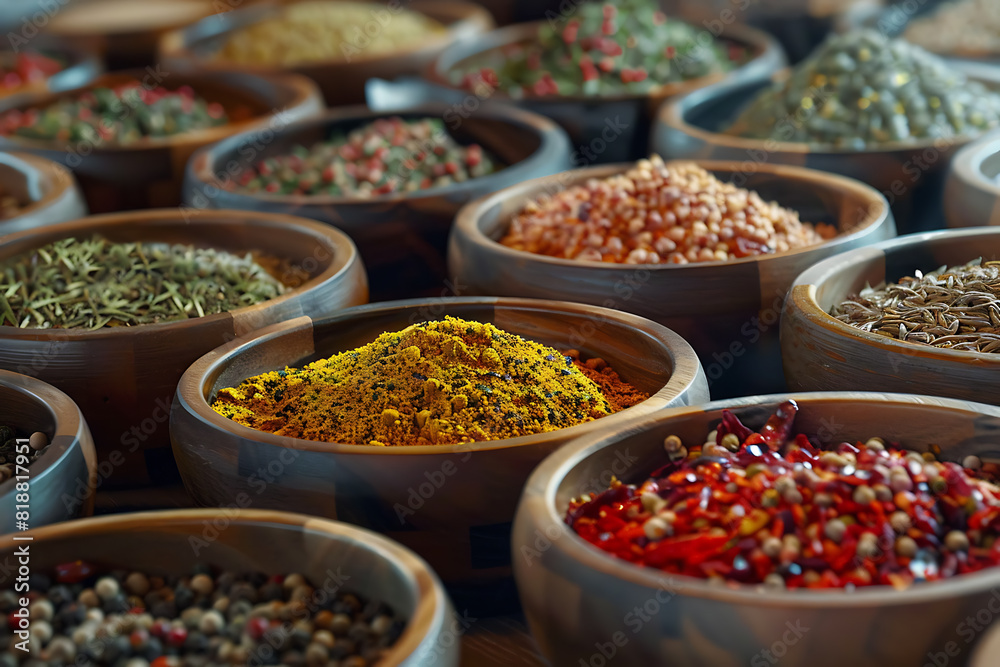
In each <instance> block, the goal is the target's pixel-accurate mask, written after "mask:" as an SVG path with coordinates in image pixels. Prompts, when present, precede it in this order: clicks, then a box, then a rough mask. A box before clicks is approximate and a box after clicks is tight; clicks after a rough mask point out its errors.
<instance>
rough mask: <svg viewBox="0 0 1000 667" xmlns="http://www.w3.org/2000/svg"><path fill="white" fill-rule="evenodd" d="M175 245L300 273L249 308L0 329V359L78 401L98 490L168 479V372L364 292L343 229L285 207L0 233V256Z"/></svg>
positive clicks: (160, 214) (114, 217)
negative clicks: (274, 263) (93, 325)
mask: <svg viewBox="0 0 1000 667" xmlns="http://www.w3.org/2000/svg"><path fill="white" fill-rule="evenodd" d="M94 234H99V235H100V236H102V237H104V238H106V239H108V240H110V241H113V242H146V241H148V242H164V243H185V244H192V245H195V246H198V247H211V248H218V249H221V250H228V251H230V252H238V253H245V252H249V251H252V250H257V251H261V252H265V253H268V254H270V255H273V256H276V257H278V258H281V259H287V260H289V261H290V262H291V263H292V264H293V265H294V266H296V267H298V268H301V269H302V270H304V271H306V272H307V273H309V274H310V275H311V278H310V280H308V281H307V282H306V283H304V284H303V285H302V286H300V287H297V288H295V289H293V290H291V291H289V292H287V293H285V294H283V295H282V296H280V297H278V298H276V299H271V300H269V301H265V302H263V303H260V304H258V305H256V306H248V307H245V308H239V309H236V310H233V311H229V312H224V313H219V314H216V315H207V316H205V317H198V318H192V319H188V320H182V321H178V322H164V323H160V324H147V325H142V326H133V327H110V328H104V329H98V330H95V331H88V330H81V329H20V328H17V327H13V326H0V368H5V369H8V370H15V371H18V372H20V373H24V374H27V375H32V376H34V377H37V378H39V379H41V380H44V381H46V382H49V383H51V384H53V385H54V386H56V387H58V388H59V389H61V390H63V391H65V392H66V393H67V394H69V395H70V396H71V397H72V398H73V399H74V400H75V401H76V402H77V404H78V405H79V406H80V409H81V410H82V411H83V414H84V415H85V416H86V418H87V421H88V423H89V424H90V428H91V429H92V431H93V433H94V440H95V442H96V444H97V454H98V462H99V468H98V471H99V473H100V478H99V484H100V485H101V486H102V487H104V488H105V489H106V488H108V487H131V488H139V487H148V486H151V485H154V486H155V485H164V484H176V483H178V482H179V481H180V478H179V476H178V473H177V468H176V466H175V465H174V462H173V456H172V455H171V452H170V438H169V436H168V433H167V428H166V422H167V420H168V417H169V414H168V413H169V410H170V402H171V400H173V396H174V391H175V390H176V388H177V381H178V380H179V379H180V377H181V375H182V374H183V373H184V371H185V369H186V368H187V367H188V366H189V365H191V364H192V363H193V362H194V361H195V360H196V359H198V357H200V356H201V355H203V354H205V353H206V352H208V351H209V350H212V349H214V348H216V347H218V346H219V345H222V344H223V343H225V342H226V341H229V340H232V339H233V338H235V337H237V336H240V335H243V334H246V333H249V332H251V331H254V330H255V329H259V328H261V327H264V326H267V325H269V324H273V323H275V322H282V321H284V320H288V319H291V318H296V317H299V316H301V315H303V314H305V313H309V314H311V315H314V316H321V315H327V314H332V313H335V312H337V311H339V310H340V309H342V308H346V307H349V306H355V305H358V304H361V303H365V302H366V301H367V300H368V290H367V283H366V280H365V272H364V266H363V264H362V262H361V259H360V258H359V257H358V253H357V249H356V248H355V247H354V244H353V243H351V240H350V239H349V238H347V236H346V235H345V234H344V233H343V232H340V231H338V230H336V229H334V228H332V227H329V226H327V225H321V224H319V223H317V222H313V221H310V220H303V219H301V218H294V217H291V216H284V215H275V214H268V213H254V212H249V211H204V212H199V211H187V212H184V211H178V210H176V209H165V210H154V211H136V212H131V213H118V214H109V215H101V216H92V217H89V218H83V219H81V220H75V221H73V222H68V223H64V224H60V225H53V226H51V227H45V228H42V229H38V230H33V231H28V232H21V233H19V234H11V235H9V236H5V237H3V238H2V239H0V262H3V261H5V260H7V259H9V258H12V257H14V256H16V255H19V254H21V253H24V252H28V251H30V250H32V249H34V248H38V247H40V246H44V245H46V244H48V243H52V242H53V241H56V240H58V239H62V238H67V237H84V238H89V237H90V236H92V235H94Z"/></svg>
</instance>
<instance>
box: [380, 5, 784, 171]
mask: <svg viewBox="0 0 1000 667" xmlns="http://www.w3.org/2000/svg"><path fill="white" fill-rule="evenodd" d="M541 25H542V23H540V22H536V23H522V24H518V25H512V26H508V27H506V28H501V29H500V30H496V31H494V32H491V33H489V34H487V35H484V36H482V37H481V38H479V39H476V40H465V41H462V42H458V43H456V44H454V45H452V46H451V47H449V48H448V49H446V50H445V51H444V52H443V53H442V54H441V55H440V57H438V58H437V60H435V61H434V63H433V64H432V65H431V66H430V67H429V68H428V69H427V70H426V72H425V74H424V77H425V79H426V80H427V85H426V87H425V90H424V91H423V92H422V93H419V92H415V93H413V95H414V96H415V95H418V94H422V95H426V96H427V98H428V99H442V98H444V99H446V100H449V101H454V102H456V103H458V104H466V103H467V101H468V100H475V102H476V104H477V105H478V104H479V103H480V102H482V100H481V99H479V96H478V95H476V94H475V93H470V92H469V91H466V90H462V89H459V88H457V87H455V86H454V85H453V84H452V83H451V81H450V79H449V74H450V73H451V72H452V70H453V69H455V67H456V66H458V65H460V64H461V63H462V62H463V61H465V60H467V59H469V58H472V57H476V56H480V55H482V54H483V53H485V52H487V51H492V50H494V49H498V48H500V47H503V46H506V45H509V44H516V43H518V42H525V41H529V40H532V39H533V38H534V36H535V34H536V33H537V31H538V28H539V27H540V26H541ZM706 34H707V33H706ZM713 39H714V37H713ZM720 39H722V40H723V41H726V42H730V43H734V44H737V45H740V46H743V47H746V48H747V49H748V50H749V52H750V53H751V54H752V55H751V60H749V61H748V62H747V63H746V64H744V65H742V66H740V67H737V68H736V69H734V70H732V71H731V72H729V73H727V74H725V75H724V76H723V75H714V76H708V77H703V78H700V79H692V80H690V81H685V82H682V83H677V84H669V85H665V86H662V87H661V88H660V89H659V90H658V91H657V92H656V93H655V94H652V95H620V96H604V97H594V96H569V95H567V96H562V97H551V98H527V99H523V100H511V99H510V98H509V97H507V96H506V95H505V94H503V93H501V92H499V91H497V92H494V93H493V95H492V96H491V97H490V100H491V101H495V102H497V103H504V104H508V103H510V104H514V105H516V106H518V107H520V108H523V109H528V110H529V111H534V112H536V113H539V114H541V115H543V116H548V117H549V118H551V119H553V120H554V121H556V122H557V123H559V124H560V125H562V127H563V128H564V129H565V130H566V131H567V132H568V133H569V136H570V139H571V140H572V142H573V145H574V146H576V147H578V151H579V153H580V154H581V155H582V156H583V157H582V158H580V156H579V155H577V156H575V157H577V158H579V159H582V160H583V164H589V163H592V162H598V163H607V162H619V161H622V160H635V159H638V158H640V157H645V156H646V155H647V153H648V146H649V132H648V130H649V125H650V122H651V121H652V118H653V115H654V114H655V111H656V109H657V108H658V107H659V106H660V104H662V103H663V101H664V100H666V99H669V98H671V97H673V96H675V95H680V94H682V93H685V92H687V91H689V90H694V89H696V88H700V87H702V86H705V85H708V84H709V83H713V82H716V81H719V80H727V81H728V80H733V81H736V80H738V81H752V80H756V79H764V78H766V77H768V76H770V75H771V74H772V73H773V72H775V71H776V70H778V69H780V68H781V67H782V66H783V65H784V64H785V56H784V53H783V52H782V51H781V47H780V46H779V45H778V43H777V42H776V41H775V40H774V39H773V38H771V37H770V36H769V35H767V34H766V33H764V32H761V31H759V30H755V29H754V28H750V27H747V26H743V25H736V24H733V25H729V26H726V27H725V29H724V30H723V31H722V32H721V33H720ZM368 103H369V105H370V106H373V107H376V108H378V107H380V106H381V104H380V101H379V100H378V99H376V96H373V95H369V99H368ZM411 103H417V102H416V101H412V102H411ZM574 164H577V165H579V164H580V163H579V162H574Z"/></svg>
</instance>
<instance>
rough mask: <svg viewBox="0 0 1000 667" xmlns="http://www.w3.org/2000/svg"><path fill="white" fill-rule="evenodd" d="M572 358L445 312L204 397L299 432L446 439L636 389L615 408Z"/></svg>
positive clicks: (401, 440) (477, 435)
mask: <svg viewBox="0 0 1000 667" xmlns="http://www.w3.org/2000/svg"><path fill="white" fill-rule="evenodd" d="M577 363H579V362H574V360H573V359H572V358H570V357H565V356H563V355H562V354H560V353H559V352H557V351H556V350H554V349H552V348H550V347H546V346H544V345H541V344H539V343H536V342H533V341H530V340H525V339H524V338H521V337H520V336H517V335H514V334H510V333H507V332H505V331H502V330H500V329H497V328H496V327H495V326H493V325H492V324H481V323H479V322H467V321H465V320H460V319H456V318H451V317H449V318H447V319H445V320H441V321H436V322H426V323H421V324H415V325H413V326H410V327H408V328H406V329H404V330H403V331H399V332H393V333H384V334H382V335H380V336H379V337H378V338H377V339H376V340H375V341H374V342H372V343H369V344H368V345H365V346H363V347H360V348H358V349H356V350H351V351H349V352H342V353H340V354H336V355H334V356H332V357H330V358H329V359H321V360H319V361H316V362H314V363H312V364H309V365H307V366H305V367H303V368H299V369H296V368H286V369H285V370H282V371H274V372H270V373H264V374H262V375H258V376H255V377H252V378H249V379H247V380H245V381H244V382H243V383H241V384H240V385H239V386H237V387H233V388H229V389H222V390H220V391H219V392H218V395H217V396H216V399H215V401H214V402H213V404H212V407H213V409H214V410H215V411H216V412H218V413H219V414H221V415H223V416H224V417H228V418H229V419H232V420H233V421H236V422H238V423H240V424H243V425H244V426H249V427H250V428H254V429H257V430H261V431H267V432H270V433H276V434H279V435H285V436H291V437H295V438H303V439H306V440H314V441H321V442H338V443H345V444H362V445H364V444H368V445H381V446H385V445H428V444H434V445H447V444H458V443H462V442H473V441H484V440H500V439H504V438H513V437H517V436H521V435H528V434H531V433H541V432H545V431H555V430H557V429H561V428H566V427H568V426H574V425H576V424H580V423H582V422H586V421H590V420H592V419H597V418H599V417H603V416H605V415H608V414H610V413H612V412H615V411H616V409H617V408H618V407H624V406H625V405H627V404H634V402H636V401H637V400H641V399H642V398H645V395H644V394H641V393H637V394H636V396H635V397H632V400H629V401H628V403H627V404H621V403H619V404H617V405H615V406H612V405H611V404H609V402H608V401H607V400H606V399H605V397H604V396H603V395H602V394H601V389H600V387H598V385H597V384H595V383H594V382H593V381H592V380H590V379H589V378H588V377H587V375H586V374H584V373H583V372H581V370H580V367H578V365H577ZM602 363H603V362H602ZM587 370H588V371H589V370H590V369H587ZM615 379H616V380H617V376H615ZM619 382H620V381H619Z"/></svg>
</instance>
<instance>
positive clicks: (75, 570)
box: [56, 560, 97, 584]
mask: <svg viewBox="0 0 1000 667" xmlns="http://www.w3.org/2000/svg"><path fill="white" fill-rule="evenodd" d="M96 571H97V570H96V568H94V566H93V565H91V564H90V563H87V562H85V561H82V560H76V561H73V562H72V563H63V564H62V565H56V581H58V582H59V583H60V584H79V583H81V582H83V581H86V580H87V579H89V578H90V577H92V576H94V573H95V572H96Z"/></svg>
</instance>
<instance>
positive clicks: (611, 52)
mask: <svg viewBox="0 0 1000 667" xmlns="http://www.w3.org/2000/svg"><path fill="white" fill-rule="evenodd" d="M600 49H601V53H603V54H604V55H606V56H611V57H613V58H614V57H617V56H620V55H621V54H622V53H623V51H622V46H621V44H619V43H618V42H616V41H614V40H613V39H605V40H602V41H601V45H600Z"/></svg>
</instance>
